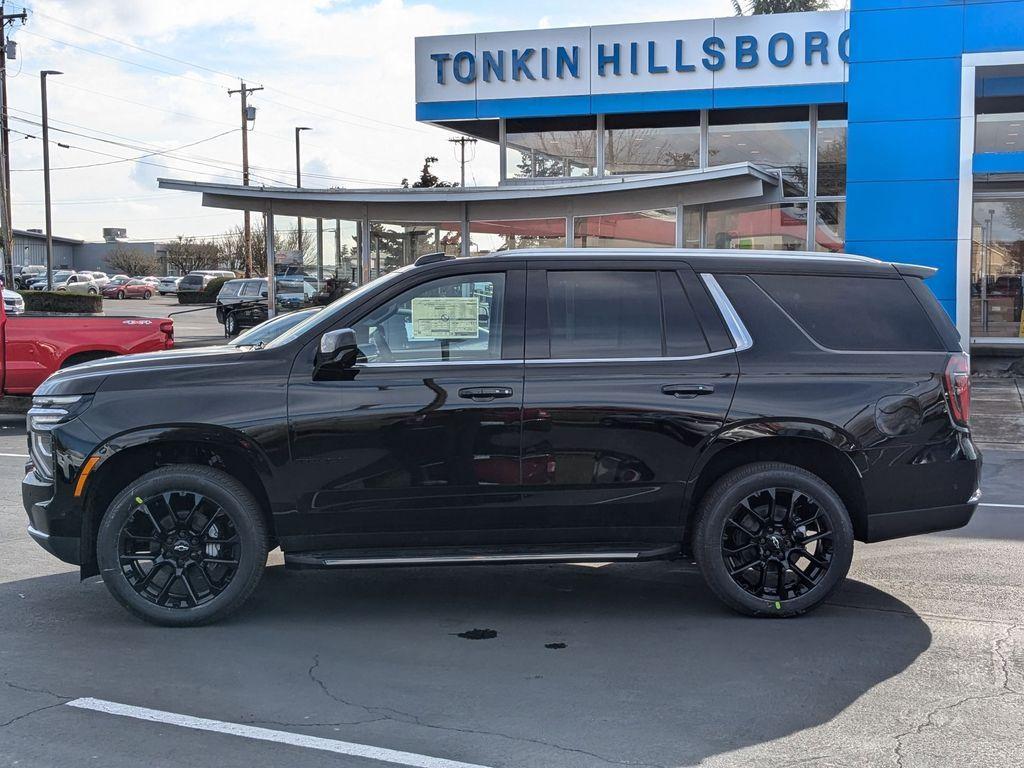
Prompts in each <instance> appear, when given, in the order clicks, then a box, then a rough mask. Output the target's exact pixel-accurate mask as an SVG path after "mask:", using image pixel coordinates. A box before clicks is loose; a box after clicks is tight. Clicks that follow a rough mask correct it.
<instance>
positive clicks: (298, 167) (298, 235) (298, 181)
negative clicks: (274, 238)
mask: <svg viewBox="0 0 1024 768" xmlns="http://www.w3.org/2000/svg"><path fill="white" fill-rule="evenodd" d="M311 130H313V129H312V128H307V127H306V126H304V125H298V126H296V127H295V188H296V189H299V188H301V187H302V151H301V149H300V147H299V134H300V133H301V132H302V131H311ZM295 241H296V242H297V243H298V248H299V257H300V258H302V259H303V262H305V258H306V255H305V252H304V251H303V250H302V215H301V214H300V215H299V217H298V226H297V227H296V229H295Z"/></svg>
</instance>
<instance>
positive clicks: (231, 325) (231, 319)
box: [224, 315, 238, 336]
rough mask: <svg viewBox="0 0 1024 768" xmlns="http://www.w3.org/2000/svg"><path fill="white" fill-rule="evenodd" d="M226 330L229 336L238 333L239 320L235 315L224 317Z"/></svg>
mask: <svg viewBox="0 0 1024 768" xmlns="http://www.w3.org/2000/svg"><path fill="white" fill-rule="evenodd" d="M224 332H225V333H226V334H227V335H228V336H234V335H235V334H237V333H238V320H237V318H235V316H234V315H228V316H227V317H225V318H224Z"/></svg>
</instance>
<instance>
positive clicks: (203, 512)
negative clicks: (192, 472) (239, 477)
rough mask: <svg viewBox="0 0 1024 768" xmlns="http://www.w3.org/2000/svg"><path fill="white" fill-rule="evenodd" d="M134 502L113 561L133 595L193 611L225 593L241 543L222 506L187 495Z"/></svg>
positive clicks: (165, 494)
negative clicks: (134, 593)
mask: <svg viewBox="0 0 1024 768" xmlns="http://www.w3.org/2000/svg"><path fill="white" fill-rule="evenodd" d="M134 501H135V504H136V506H135V507H133V509H132V510H131V511H130V512H129V514H128V518H127V519H126V520H125V522H124V524H123V525H122V526H121V532H120V534H119V536H118V562H119V563H120V565H121V573H122V575H123V576H124V578H125V579H127V581H128V583H129V584H130V585H131V587H132V589H134V590H135V591H136V593H138V594H139V595H141V596H142V597H143V598H145V599H146V600H149V601H150V602H152V603H154V604H155V605H159V606H166V607H169V608H194V607H196V606H199V605H204V604H206V603H208V602H209V601H210V600H212V599H213V598H215V597H216V596H217V595H219V594H220V593H221V592H223V591H224V590H225V589H227V586H228V584H230V583H231V579H232V578H234V576H235V574H236V573H237V572H238V563H239V556H240V539H239V537H238V530H237V529H236V527H235V524H234V522H233V521H232V519H231V516H230V515H229V514H228V513H227V512H226V511H225V510H224V508H223V507H221V506H220V505H219V504H218V503H217V502H216V501H214V500H212V499H210V498H209V497H207V496H204V495H203V494H202V493H199V492H198V491H192V490H172V491H164V492H163V493H159V494H157V495H155V496H150V497H149V498H146V499H143V498H140V497H136V498H135V499H134Z"/></svg>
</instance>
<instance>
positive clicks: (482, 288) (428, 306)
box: [354, 273, 505, 363]
mask: <svg viewBox="0 0 1024 768" xmlns="http://www.w3.org/2000/svg"><path fill="white" fill-rule="evenodd" d="M504 298H505V276H504V274H501V273H494V274H484V275H460V276H456V277H446V278H441V279H439V280H431V281H430V282H427V283H423V284H422V285H418V286H416V287H415V288H412V289H410V290H408V291H406V292H405V293H403V294H401V295H400V296H398V297H397V298H395V299H393V300H392V301H389V302H387V303H386V304H385V305H383V306H381V307H378V308H377V309H375V310H373V311H371V312H370V314H369V315H368V316H367V317H364V318H363V319H362V320H360V321H359V322H358V323H356V324H355V326H354V330H355V332H356V338H357V339H358V340H359V350H360V352H361V353H362V359H363V360H364V361H365V362H367V363H439V362H448V361H467V360H498V359H501V322H502V312H503V307H504Z"/></svg>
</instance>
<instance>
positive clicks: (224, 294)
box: [220, 280, 242, 299]
mask: <svg viewBox="0 0 1024 768" xmlns="http://www.w3.org/2000/svg"><path fill="white" fill-rule="evenodd" d="M241 287H242V281H241V280H239V281H238V282H235V281H234V280H229V281H228V282H226V283H224V285H223V286H221V289H220V297H221V298H225V299H229V298H232V297H234V296H237V295H238V291H239V290H240V289H241Z"/></svg>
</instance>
